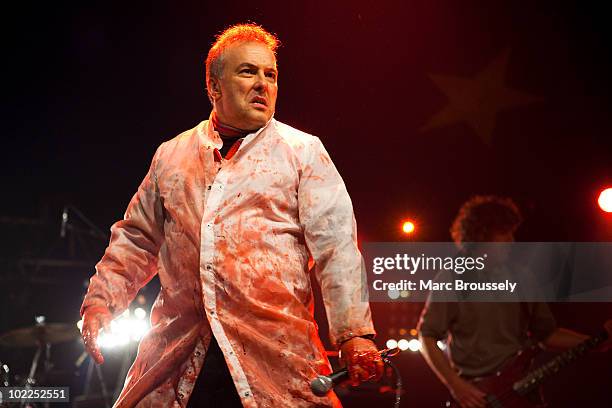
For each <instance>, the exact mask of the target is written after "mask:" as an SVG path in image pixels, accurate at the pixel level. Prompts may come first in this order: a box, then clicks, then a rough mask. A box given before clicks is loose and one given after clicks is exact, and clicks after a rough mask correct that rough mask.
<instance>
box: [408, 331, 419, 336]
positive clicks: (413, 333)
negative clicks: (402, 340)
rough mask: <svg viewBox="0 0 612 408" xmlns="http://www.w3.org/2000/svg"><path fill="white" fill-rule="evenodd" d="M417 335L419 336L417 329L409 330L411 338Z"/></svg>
mask: <svg viewBox="0 0 612 408" xmlns="http://www.w3.org/2000/svg"><path fill="white" fill-rule="evenodd" d="M417 334H419V332H418V331H417V329H410V335H411V336H416V335H417Z"/></svg>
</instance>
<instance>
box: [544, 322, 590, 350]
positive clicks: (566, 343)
mask: <svg viewBox="0 0 612 408" xmlns="http://www.w3.org/2000/svg"><path fill="white" fill-rule="evenodd" d="M588 338H589V336H587V335H585V334H581V333H578V332H575V331H573V330H569V329H566V328H563V327H559V328H557V329H555V331H553V332H552V333H551V334H550V335H549V336H548V337H547V338H546V339H545V340H544V341H543V342H542V345H543V346H544V347H545V348H546V349H547V350H557V351H558V350H566V349H569V348H572V347H576V346H577V345H578V344H580V343H582V342H583V341H585V340H586V339H588Z"/></svg>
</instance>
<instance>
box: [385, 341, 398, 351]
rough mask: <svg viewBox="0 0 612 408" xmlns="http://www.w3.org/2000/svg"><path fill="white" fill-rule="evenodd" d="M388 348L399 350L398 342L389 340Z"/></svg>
mask: <svg viewBox="0 0 612 408" xmlns="http://www.w3.org/2000/svg"><path fill="white" fill-rule="evenodd" d="M387 348H388V349H394V348H397V340H395V339H389V340H387Z"/></svg>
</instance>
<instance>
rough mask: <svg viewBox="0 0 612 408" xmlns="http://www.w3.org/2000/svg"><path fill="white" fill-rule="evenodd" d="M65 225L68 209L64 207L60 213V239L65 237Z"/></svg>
mask: <svg viewBox="0 0 612 408" xmlns="http://www.w3.org/2000/svg"><path fill="white" fill-rule="evenodd" d="M66 224H68V208H67V207H64V211H63V212H62V227H61V228H60V237H62V238H64V237H65V236H66Z"/></svg>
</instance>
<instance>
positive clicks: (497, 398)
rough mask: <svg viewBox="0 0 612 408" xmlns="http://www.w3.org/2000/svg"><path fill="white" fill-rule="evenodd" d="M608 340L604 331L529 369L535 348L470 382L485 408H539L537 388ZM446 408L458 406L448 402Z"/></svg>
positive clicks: (540, 403) (539, 399) (539, 401)
mask: <svg viewBox="0 0 612 408" xmlns="http://www.w3.org/2000/svg"><path fill="white" fill-rule="evenodd" d="M607 339H608V333H607V332H606V331H604V332H602V333H600V334H599V335H597V336H593V337H590V338H588V339H587V340H585V341H583V342H582V343H580V344H579V345H577V346H576V347H573V348H571V349H569V350H566V351H564V352H563V353H561V354H559V355H558V356H556V357H555V358H553V359H551V360H550V361H548V362H547V363H546V364H543V365H541V366H539V367H538V368H535V369H532V370H529V369H530V367H531V364H532V361H533V358H534V357H535V355H536V354H537V352H538V350H537V349H536V347H533V348H530V349H527V350H522V351H521V352H519V353H518V354H517V355H516V356H515V357H514V358H512V359H511V360H510V361H509V362H507V363H506V364H504V366H503V367H502V369H501V370H500V371H498V372H497V373H496V374H494V375H490V376H487V377H479V378H475V379H471V380H470V382H471V383H472V384H474V385H475V386H476V387H478V388H479V389H480V390H481V391H483V392H485V393H486V394H487V395H486V397H485V400H486V402H487V407H488V408H510V407H511V408H534V407H538V406H543V402H542V398H541V395H540V388H539V386H540V385H541V384H542V383H543V382H544V381H545V380H547V379H548V378H550V377H552V376H553V375H555V374H557V373H558V372H559V371H560V370H561V369H562V368H564V367H565V366H567V365H568V364H570V363H571V362H573V361H575V360H577V359H578V358H580V357H582V356H583V355H584V354H586V352H587V351H589V350H591V349H593V348H595V347H597V346H598V345H600V344H601V343H603V342H604V341H606V340H607ZM446 406H447V407H459V404H458V403H457V402H456V401H454V400H452V401H447V403H446Z"/></svg>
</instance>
